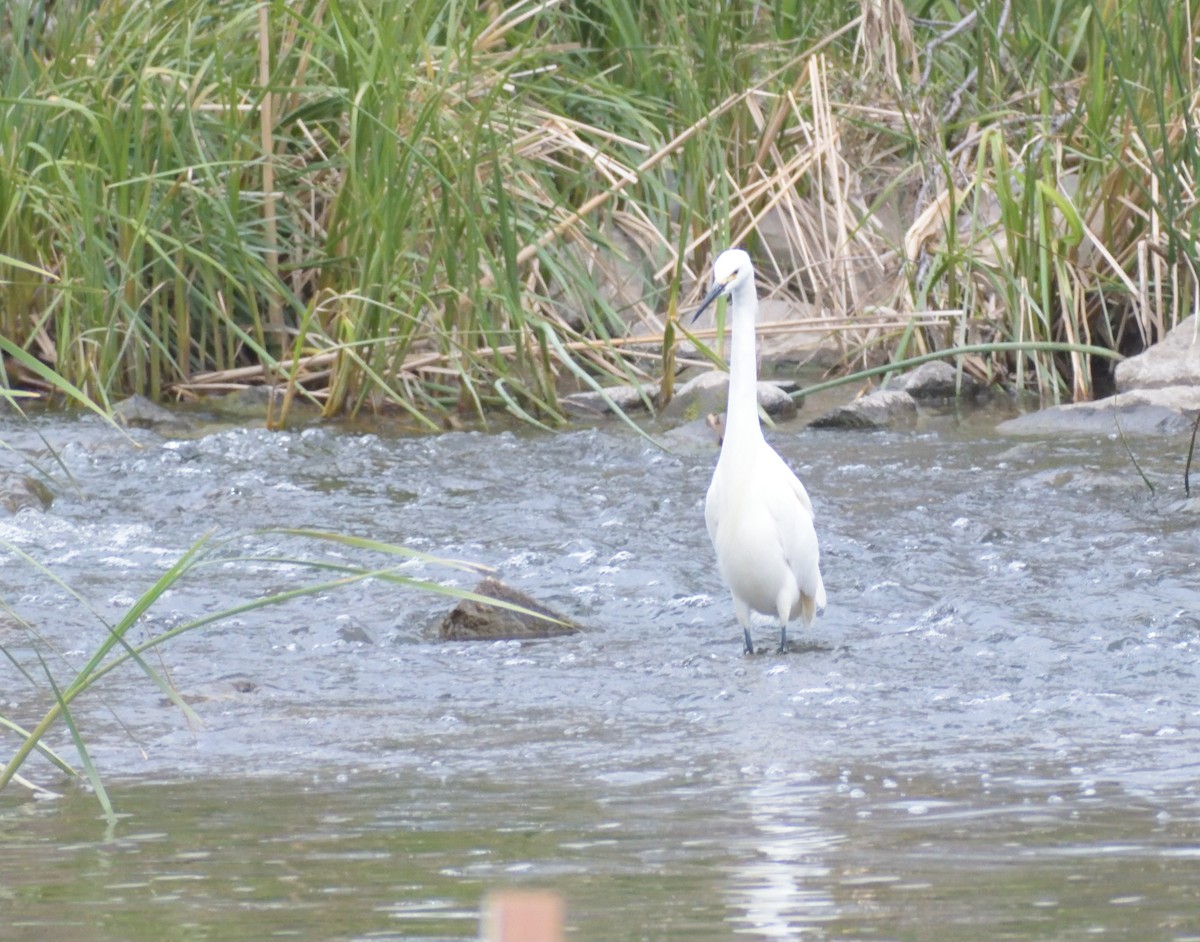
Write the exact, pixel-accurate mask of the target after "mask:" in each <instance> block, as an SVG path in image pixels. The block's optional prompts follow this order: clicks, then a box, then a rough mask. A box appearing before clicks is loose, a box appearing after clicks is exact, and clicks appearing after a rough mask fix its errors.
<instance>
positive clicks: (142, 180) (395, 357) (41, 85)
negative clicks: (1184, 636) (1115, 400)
mask: <svg viewBox="0 0 1200 942" xmlns="http://www.w3.org/2000/svg"><path fill="white" fill-rule="evenodd" d="M971 9H976V8H970V9H965V8H963V7H960V6H959V5H958V4H954V3H950V2H946V0H942V2H932V3H921V4H917V3H910V4H908V5H907V6H905V5H904V4H902V3H901V2H899V0H892V2H870V3H868V2H864V3H863V5H862V7H861V8H859V7H855V6H847V5H846V4H844V3H832V2H829V0H816V2H813V3H807V4H800V3H795V2H787V0H777V2H774V3H764V4H754V5H750V6H744V5H737V4H728V3H723V2H717V0H699V2H685V0H668V2H667V3H664V4H657V5H652V6H651V5H645V4H641V3H636V2H633V0H589V2H581V3H565V2H554V0H546V2H507V3H502V2H497V3H491V4H460V3H450V4H446V3H434V2H430V0H415V2H413V3H408V4H404V5H402V6H397V5H395V4H391V3H386V2H383V0H297V2H287V3H284V2H281V0H276V2H268V3H266V4H263V5H256V4H254V3H251V2H249V0H176V2H173V3H169V4H131V3H123V2H118V0H59V2H58V3H57V4H55V5H54V6H53V8H52V15H49V14H47V13H46V5H45V4H44V2H41V0H19V2H14V3H11V4H9V5H8V7H7V9H6V11H5V12H4V13H3V14H0V18H6V20H7V22H5V23H4V24H2V25H3V28H0V335H2V336H3V337H4V338H5V339H6V341H7V342H8V346H7V347H6V349H5V353H6V357H5V360H4V366H3V369H4V371H5V375H4V377H3V379H4V380H5V383H4V385H5V386H6V387H8V388H9V389H10V390H12V389H15V388H17V387H24V388H27V389H48V390H57V391H60V392H67V393H68V394H69V395H70V396H72V397H74V398H78V396H76V395H75V393H72V392H70V391H71V390H75V391H76V392H77V393H78V394H79V395H81V396H84V397H87V398H88V399H90V400H92V401H94V402H95V403H97V404H98V405H99V406H100V407H101V408H107V407H108V405H109V404H110V403H111V402H112V401H114V400H115V399H117V398H119V397H123V396H125V395H127V394H130V393H134V392H139V393H143V394H146V395H149V396H151V397H153V398H157V399H175V398H188V397H194V396H199V395H204V394H206V393H209V392H215V391H221V390H223V389H225V388H228V386H229V385H231V384H232V385H237V384H242V383H248V382H252V383H258V382H270V383H277V384H282V385H284V386H285V387H286V388H287V389H288V391H289V392H290V393H291V394H292V397H293V398H294V397H303V398H308V399H311V400H312V401H314V402H315V403H316V404H317V405H318V406H319V407H320V408H321V409H322V410H323V412H324V413H325V414H326V415H341V414H345V413H353V412H356V411H358V410H362V409H388V408H391V409H397V410H402V411H404V412H405V413H407V414H408V415H409V416H411V417H412V420H413V421H415V422H417V423H419V424H421V425H423V426H425V427H428V428H436V427H438V424H439V422H440V420H441V419H442V418H443V417H444V416H445V415H447V414H451V413H460V414H467V415H476V416H481V417H485V416H487V415H488V414H489V413H491V412H492V411H493V410H497V409H501V410H507V411H510V412H513V413H515V414H517V415H520V416H522V417H525V418H528V419H529V420H531V421H537V422H542V423H549V424H555V423H557V422H559V421H561V411H560V408H559V396H560V395H561V394H562V393H563V391H564V390H567V389H571V388H576V387H578V386H580V385H587V384H590V383H592V382H598V383H606V382H611V381H614V380H637V379H639V378H642V377H650V378H654V379H659V378H662V377H661V374H663V373H666V374H668V375H667V377H666V378H667V380H668V381H667V383H666V385H665V388H666V389H667V390H668V391H669V390H670V388H671V387H670V382H669V374H670V372H671V370H672V369H673V363H674V360H673V356H674V342H675V339H676V334H675V332H674V331H673V330H672V329H671V319H672V318H673V316H674V315H675V313H676V312H677V311H678V310H679V309H680V308H681V307H686V306H687V305H688V304H689V303H691V301H692V300H693V299H694V298H695V296H696V293H697V291H698V290H699V287H700V286H701V284H702V282H703V281H704V280H705V278H706V272H707V268H708V264H709V262H710V260H711V258H712V256H713V254H714V253H715V252H716V251H718V250H720V249H721V248H722V247H724V246H725V245H727V244H728V243H730V242H733V241H738V242H743V243H746V244H747V245H748V246H749V247H750V248H751V249H752V250H753V251H754V252H755V254H756V256H757V258H758V260H759V262H760V268H761V269H762V276H763V281H764V282H765V285H766V287H767V288H768V289H770V290H777V291H779V292H781V293H783V294H784V295H790V296H793V297H796V298H800V299H803V300H805V301H807V302H809V303H811V304H812V305H813V306H814V307H815V309H816V310H817V311H819V312H820V313H821V314H823V315H827V316H829V317H830V318H838V319H840V318H845V317H851V318H853V317H856V316H861V315H872V316H874V315H877V314H878V313H880V312H885V313H889V314H891V315H894V317H895V319H896V322H897V323H898V324H903V322H904V320H905V318H906V317H908V316H909V315H910V314H912V313H915V312H920V311H923V310H928V309H939V310H942V309H961V310H963V311H965V312H966V317H965V330H963V331H962V332H961V333H960V335H959V337H958V339H957V340H956V339H955V338H954V337H953V336H950V335H948V334H947V332H946V331H945V330H943V329H939V328H928V327H922V328H919V329H917V330H915V331H903V330H901V329H899V328H898V329H897V330H896V331H894V332H886V331H885V332H880V331H878V330H874V329H867V328H863V329H855V328H854V327H853V326H851V327H850V328H848V338H847V339H848V345H847V346H848V349H850V350H851V351H852V358H851V360H852V362H851V363H849V364H848V365H858V366H875V365H877V364H879V363H881V362H884V361H886V360H887V359H888V358H889V357H892V356H899V355H907V354H915V355H921V354H924V353H929V352H935V351H938V350H943V349H945V348H947V347H948V346H951V345H953V344H954V343H956V342H969V343H972V344H988V343H991V342H996V343H1001V342H1003V343H1008V344H1014V343H1020V344H1026V345H1027V346H1026V347H1023V348H1022V351H1020V352H1017V351H1014V348H1012V347H997V348H995V349H994V350H993V351H991V352H988V353H984V354H981V355H979V356H978V357H977V358H975V359H973V360H972V361H971V365H972V366H973V368H975V369H977V370H978V371H979V372H981V373H983V374H985V375H987V376H989V377H992V378H1002V379H1007V380H1009V381H1010V382H1012V383H1015V384H1017V385H1020V386H1024V387H1033V388H1038V389H1040V390H1041V391H1042V392H1044V393H1045V394H1047V395H1050V396H1054V397H1068V398H1086V397H1089V396H1091V395H1093V394H1094V393H1095V391H1096V386H1095V384H1096V381H1097V378H1098V377H1099V378H1102V377H1103V376H1104V375H1106V370H1107V368H1106V367H1104V366H1103V365H1102V364H1100V363H1098V362H1097V361H1096V360H1095V358H1093V357H1092V356H1090V355H1089V354H1088V353H1086V352H1085V351H1084V350H1083V349H1082V348H1083V347H1085V346H1087V345H1089V344H1098V345H1100V346H1104V347H1106V348H1109V349H1113V350H1120V351H1123V352H1128V351H1130V350H1133V349H1136V348H1138V347H1140V346H1141V345H1143V344H1145V343H1148V342H1151V341H1153V340H1154V339H1157V337H1159V336H1161V334H1162V332H1163V331H1165V330H1166V329H1168V328H1169V327H1171V326H1173V324H1174V323H1176V322H1177V321H1178V320H1179V319H1180V318H1181V317H1183V316H1186V314H1188V313H1190V311H1191V310H1192V306H1193V303H1194V298H1195V280H1196V275H1195V270H1194V266H1195V262H1194V258H1193V256H1194V254H1195V251H1194V244H1195V237H1194V235H1195V228H1196V218H1195V217H1196V208H1195V207H1196V205H1197V201H1196V198H1195V193H1194V189H1195V183H1194V181H1195V180H1196V175H1197V171H1198V170H1200V167H1198V163H1200V160H1198V150H1200V148H1198V147H1197V139H1196V128H1195V126H1194V121H1193V118H1192V112H1193V102H1194V99H1195V95H1196V88H1195V68H1194V62H1193V57H1192V52H1191V49H1192V45H1191V37H1192V36H1193V34H1194V32H1195V27H1196V22H1195V17H1196V15H1197V14H1194V13H1193V11H1192V10H1191V9H1190V8H1189V5H1180V4H1170V3H1167V2H1166V0H1152V2H1147V3H1140V4H1130V3H1117V2H1096V0H1057V2H1052V3H1042V2H1036V3H1035V2H1032V0H1013V2H1012V3H1011V4H1010V5H1004V4H983V5H979V6H978V8H977V9H978V16H977V17H976V18H970V17H971ZM764 219H770V220H772V221H773V222H774V223H778V224H779V225H777V226H775V228H776V229H777V230H778V233H777V235H775V236H774V237H772V238H771V239H770V240H766V239H764V238H762V237H761V233H762V231H763V230H762V226H761V223H762V221H763V220H764ZM617 276H619V277H617ZM637 323H644V324H646V325H647V326H648V327H649V328H650V329H651V332H652V333H655V334H659V333H661V334H663V335H664V340H663V342H662V344H661V345H660V346H659V347H657V348H655V349H650V350H647V349H637V348H632V347H628V346H617V345H615V344H613V343H612V342H611V341H612V340H613V339H614V338H620V337H624V336H625V335H627V334H628V332H629V330H630V328H631V325H632V324H637ZM899 343H903V344H904V345H905V346H906V347H907V348H909V349H906V350H904V351H900V350H897V349H896V345H897V344H899ZM1062 343H1066V344H1071V345H1076V346H1077V347H1079V349H1073V350H1068V351H1067V352H1062V350H1060V349H1059V348H1053V352H1051V349H1050V348H1047V347H1045V346H1044V345H1045V344H1062ZM14 350H15V351H19V355H14V352H13V351H14ZM33 362H36V363H37V364H41V365H42V366H43V367H44V368H45V369H46V371H48V372H49V374H50V376H49V377H47V376H46V375H44V374H39V373H38V371H37V370H36V369H35V368H33V367H32V365H31V364H32V363H33ZM8 395H9V396H10V397H11V396H14V395H15V394H14V393H12V392H10V393H9V394H8ZM287 401H288V402H290V401H292V398H289V399H288V400H287ZM276 419H277V421H280V422H282V421H286V415H281V416H277V417H276Z"/></svg>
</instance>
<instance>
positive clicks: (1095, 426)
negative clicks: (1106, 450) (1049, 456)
mask: <svg viewBox="0 0 1200 942" xmlns="http://www.w3.org/2000/svg"><path fill="white" fill-rule="evenodd" d="M1198 413H1200V386H1168V387H1165V388H1162V389H1138V390H1133V391H1131V392H1124V393H1118V394H1117V395H1115V396H1111V397H1109V398H1108V399H1099V400H1097V401H1095V402H1078V403H1073V404H1070V405H1063V406H1051V407H1050V408H1048V409H1042V410H1040V411H1038V412H1030V413H1028V414H1026V415H1020V416H1017V417H1016V418H1015V419H1009V420H1008V421H1006V422H1001V423H1000V424H999V425H998V426H996V429H997V431H999V432H1003V433H1004V434H1007V435H1041V436H1045V435H1061V434H1067V435H1115V434H1117V433H1118V431H1119V432H1121V433H1123V434H1125V435H1177V434H1181V433H1184V432H1190V431H1191V428H1192V423H1193V422H1194V421H1195V419H1196V415H1197V414H1198Z"/></svg>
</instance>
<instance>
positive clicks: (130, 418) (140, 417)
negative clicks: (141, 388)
mask: <svg viewBox="0 0 1200 942" xmlns="http://www.w3.org/2000/svg"><path fill="white" fill-rule="evenodd" d="M113 418H114V419H115V420H116V421H117V423H118V424H119V425H124V426H125V427H126V428H148V429H153V430H154V431H156V432H159V433H162V434H168V433H171V432H185V431H188V430H189V429H190V428H191V423H190V422H189V421H188V420H187V419H185V418H183V417H181V416H178V415H176V414H175V413H174V412H171V411H170V410H168V409H164V408H163V407H162V406H160V405H158V404H157V403H154V402H151V401H150V400H149V399H147V398H146V397H145V396H138V395H133V396H130V397H129V398H128V399H124V400H122V401H121V402H118V403H117V404H116V405H115V406H113Z"/></svg>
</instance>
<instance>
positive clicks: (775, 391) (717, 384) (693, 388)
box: [662, 370, 797, 424]
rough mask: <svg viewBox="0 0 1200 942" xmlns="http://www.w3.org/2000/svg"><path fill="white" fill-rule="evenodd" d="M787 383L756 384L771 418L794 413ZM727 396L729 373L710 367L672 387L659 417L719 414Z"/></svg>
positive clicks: (686, 418)
mask: <svg viewBox="0 0 1200 942" xmlns="http://www.w3.org/2000/svg"><path fill="white" fill-rule="evenodd" d="M787 386H793V387H794V386H795V384H794V383H780V382H771V381H769V380H763V381H760V382H759V384H758V404H759V406H760V408H762V410H763V411H764V412H766V414H767V415H769V416H770V417H771V418H772V419H778V420H780V421H786V420H787V419H791V418H794V417H795V415H796V410H797V406H796V400H794V399H793V398H792V397H791V396H789V395H788V393H787V389H786V387H787ZM728 399H729V374H728V373H724V372H721V371H719V370H710V371H709V372H707V373H701V374H700V375H699V376H697V377H695V378H693V379H690V380H688V381H687V382H686V383H684V384H683V385H682V386H680V387H679V388H678V389H677V390H675V396H674V397H673V398H672V399H671V401H670V402H669V403H667V405H666V407H665V408H664V409H663V410H662V418H663V420H664V421H666V422H667V423H669V424H676V423H682V422H692V421H695V420H696V419H703V418H704V417H705V416H707V415H709V414H710V413H715V414H716V415H723V414H724V413H725V404H726V402H727V401H728Z"/></svg>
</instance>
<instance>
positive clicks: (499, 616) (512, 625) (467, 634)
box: [438, 577, 583, 641]
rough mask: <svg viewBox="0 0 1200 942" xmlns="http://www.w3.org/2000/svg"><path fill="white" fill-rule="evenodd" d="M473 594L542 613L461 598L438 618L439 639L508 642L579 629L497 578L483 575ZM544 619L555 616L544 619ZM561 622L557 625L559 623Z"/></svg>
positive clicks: (570, 632) (554, 635)
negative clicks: (520, 610) (443, 616)
mask: <svg viewBox="0 0 1200 942" xmlns="http://www.w3.org/2000/svg"><path fill="white" fill-rule="evenodd" d="M472 591H473V592H474V593H475V594H476V595H482V596H486V597H488V598H493V599H498V600H500V601H502V602H509V603H511V604H513V605H520V606H521V607H522V608H526V609H529V610H530V611H531V612H537V613H538V614H539V615H543V616H546V617H545V618H538V617H536V616H534V615H527V614H525V613H524V612H515V611H513V610H512V609H508V608H500V607H499V606H496V605H488V604H487V603H486V602H476V601H474V600H472V599H463V600H461V601H460V602H459V603H458V604H457V605H455V606H454V608H453V609H452V610H451V612H450V613H449V614H448V615H447V616H446V617H445V618H443V619H442V623H441V625H439V626H438V637H439V638H441V639H442V640H443V641H512V640H517V639H526V638H555V637H558V636H559V635H573V634H575V633H577V632H579V631H582V630H583V629H582V627H581V626H579V625H577V624H576V623H575V622H573V621H571V619H569V618H567V617H566V616H565V615H563V614H561V613H559V612H556V611H554V609H552V608H549V607H547V606H545V605H543V604H542V603H541V602H539V601H537V599H534V598H532V597H530V596H528V595H526V594H525V593H524V592H522V591H521V590H520V589H514V588H513V587H512V586H510V585H505V584H504V583H503V582H500V581H499V580H498V579H492V578H490V577H489V578H486V579H483V580H481V581H480V582H479V584H478V585H477V586H475V588H474V589H473V590H472ZM546 618H551V619H557V622H555V621H547V620H546ZM560 623H561V624H560Z"/></svg>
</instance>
